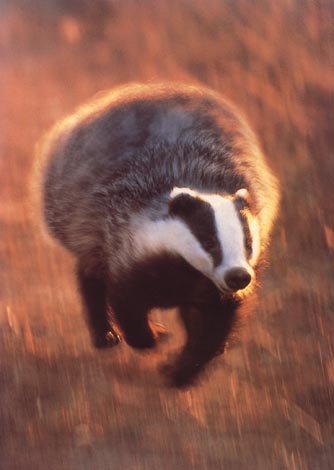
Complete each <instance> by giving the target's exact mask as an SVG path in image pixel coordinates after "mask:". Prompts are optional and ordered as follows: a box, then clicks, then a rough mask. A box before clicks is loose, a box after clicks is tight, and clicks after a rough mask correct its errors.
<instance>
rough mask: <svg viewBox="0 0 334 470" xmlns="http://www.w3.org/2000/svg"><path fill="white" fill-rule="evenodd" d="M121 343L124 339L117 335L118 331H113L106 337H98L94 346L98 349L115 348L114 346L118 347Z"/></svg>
mask: <svg viewBox="0 0 334 470" xmlns="http://www.w3.org/2000/svg"><path fill="white" fill-rule="evenodd" d="M121 341H122V338H121V336H120V335H119V334H118V333H117V331H115V330H114V329H111V330H109V331H108V333H106V334H105V335H104V336H96V337H95V338H94V346H95V347H96V348H97V349H106V348H113V347H114V346H117V345H118V344H119V343H120V342H121Z"/></svg>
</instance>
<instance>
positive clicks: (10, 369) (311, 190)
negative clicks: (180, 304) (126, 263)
mask: <svg viewBox="0 0 334 470" xmlns="http://www.w3.org/2000/svg"><path fill="white" fill-rule="evenodd" d="M0 8H1V15H0V40H1V59H0V60H1V90H2V92H1V93H2V97H1V110H0V119H1V126H2V132H3V137H2V139H1V143H0V149H1V153H2V158H1V160H0V174H1V188H0V191H1V206H0V221H1V225H2V228H3V230H2V240H1V246H2V250H1V251H2V255H1V256H2V268H1V273H0V277H1V279H0V282H1V290H2V298H3V301H2V304H1V305H2V307H1V317H0V321H1V330H0V351H1V367H2V371H1V411H0V421H1V433H2V447H1V453H2V456H1V458H0V461H1V462H2V463H1V465H0V466H1V468H4V469H6V470H9V469H13V470H14V469H15V470H16V469H30V468H34V469H35V470H37V469H43V470H44V469H45V468H49V469H50V470H51V469H52V470H55V469H93V468H94V469H95V468H96V469H102V470H103V469H113V468H124V469H127V470H132V469H138V470H142V469H150V470H151V469H152V470H153V469H156V468H161V469H166V470H169V469H174V468H177V469H188V468H194V469H210V470H211V469H212V470H216V469H220V468H222V469H225V468H236V469H241V468H242V469H247V470H251V469H256V470H258V469H269V468H273V469H321V470H325V469H328V470H329V469H331V468H333V467H334V451H333V445H332V444H333V431H334V422H333V409H334V403H333V402H334V389H333V387H334V353H333V346H334V344H333V337H334V327H333V313H334V295H333V294H334V288H333V274H334V268H333V266H334V262H333V261H334V241H333V240H334V236H333V231H334V202H333V201H334V196H333V181H334V152H333V148H334V137H333V136H334V133H333V131H332V128H333V123H334V100H333V91H334V87H333V83H334V47H333V46H334V44H333V40H334V4H333V3H332V2H329V1H326V0H317V1H316V0H301V1H297V0H280V1H274V0H256V1H255V0H225V1H221V0H209V1H201V0H192V1H187V0H181V1H179V0H169V1H168V0H158V1H156V0H145V1H135V0H125V1H122V2H118V1H116V0H115V1H114V0H110V1H108V0H96V1H94V2H90V1H88V0H81V1H79V0H71V1H65V0H61V1H59V0H58V1H57V0H45V1H42V0H26V1H23V0H12V1H11V2H3V4H2V5H1V7H0ZM155 80H182V81H185V82H195V83H204V84H206V85H208V86H210V87H212V88H214V89H216V90H218V91H220V92H222V93H223V94H225V95H226V96H227V97H229V98H231V99H232V100H233V101H235V102H236V103H237V104H238V105H239V106H240V107H241V108H242V109H243V111H244V112H245V114H246V115H247V116H248V119H249V121H250V123H251V124H252V126H253V127H254V129H255V131H256V132H257V134H258V135H259V138H260V141H261V143H262V146H263V148H264V150H265V152H266V153H267V155H268V157H269V160H270V162H271V164H272V167H273V168H274V169H275V171H276V172H277V174H278V176H279V177H280V180H281V184H282V192H283V201H282V212H281V216H280V219H279V221H278V224H277V227H276V229H275V236H274V240H273V245H272V250H271V256H270V268H269V269H268V270H267V272H266V276H265V281H264V282H263V286H262V289H261V291H260V293H259V300H258V305H257V308H256V313H255V314H254V315H253V317H251V318H250V319H247V321H246V322H245V325H244V326H243V330H242V332H241V333H240V337H239V338H238V340H237V341H236V342H235V344H234V345H232V346H231V348H230V350H229V351H228V354H227V355H226V357H225V358H224V359H222V358H220V359H218V360H217V361H216V362H215V364H214V365H213V366H212V368H211V370H210V372H209V374H208V376H207V377H205V378H204V379H203V381H202V382H201V383H200V385H199V386H198V388H196V389H191V390H189V391H187V392H177V391H173V390H169V389H166V388H164V386H163V384H162V382H161V378H160V376H159V375H158V372H157V364H159V363H160V362H161V361H162V360H163V359H165V358H166V354H168V352H169V351H171V350H173V349H174V348H176V347H177V346H178V345H179V344H180V341H181V340H182V337H181V336H182V335H181V331H180V329H179V327H178V326H177V324H176V319H175V315H174V314H172V313H171V314H170V315H167V316H164V317H163V318H161V320H162V322H163V323H166V324H167V325H168V328H169V329H170V330H172V331H175V335H174V336H172V337H171V339H170V341H169V343H168V344H166V345H164V346H162V347H161V348H160V349H159V350H158V351H157V352H156V353H154V354H153V355H152V356H141V355H139V354H136V353H134V352H132V351H130V349H129V348H127V347H126V346H125V345H124V344H123V345H122V346H121V347H119V348H118V349H115V350H113V351H107V352H103V353H101V352H95V351H93V350H92V348H91V346H90V343H89V338H88V334H87V331H86V328H85V325H84V320H83V318H82V315H81V306H80V304H79V300H78V296H77V293H76V290H75V283H74V280H73V279H72V277H71V276H70V274H69V273H70V272H71V270H70V269H69V268H70V266H71V263H72V260H71V259H70V258H69V256H68V255H67V254H66V253H64V252H63V251H62V250H61V249H60V248H59V247H56V246H53V245H50V244H48V242H47V241H46V240H45V239H43V237H42V236H41V234H40V233H39V230H38V223H37V222H36V217H35V215H34V212H33V211H32V210H31V207H30V205H29V204H28V203H27V200H28V193H29V191H28V186H29V185H28V179H29V175H30V173H31V168H32V165H33V158H34V148H35V145H36V143H37V142H38V141H39V140H40V138H41V137H42V135H43V133H44V132H45V131H46V130H47V129H48V128H49V127H50V125H51V124H53V123H54V122H55V121H56V120H57V119H58V118H60V117H63V116H64V115H65V114H67V113H69V112H71V111H73V109H74V108H75V107H76V106H77V105H79V104H80V103H82V102H83V101H85V100H86V99H88V98H90V97H91V96H92V95H94V94H95V93H98V92H99V91H101V90H104V89H107V88H110V87H112V86H114V85H117V84H121V83H124V82H129V81H155ZM159 315H160V314H159V313H157V316H158V317H159Z"/></svg>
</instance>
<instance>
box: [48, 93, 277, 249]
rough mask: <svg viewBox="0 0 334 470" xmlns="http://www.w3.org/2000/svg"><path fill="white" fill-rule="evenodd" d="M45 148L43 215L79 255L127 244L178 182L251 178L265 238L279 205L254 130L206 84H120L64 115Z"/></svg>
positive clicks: (229, 185) (222, 188)
mask: <svg viewBox="0 0 334 470" xmlns="http://www.w3.org/2000/svg"><path fill="white" fill-rule="evenodd" d="M44 155H45V156H44V158H46V166H45V172H44V184H43V187H44V214H45V219H46V221H47V224H48V226H49V228H50V230H51V232H52V233H53V234H54V235H55V236H56V238H58V239H59V240H60V241H61V242H62V243H63V244H64V245H65V246H66V247H67V248H68V249H70V250H71V251H73V252H74V253H75V254H76V255H78V256H86V257H89V256H93V255H92V253H94V256H95V257H103V256H105V253H104V251H105V250H106V249H107V250H110V249H112V250H114V253H117V250H118V252H121V251H122V247H123V245H124V240H125V239H126V237H127V236H128V235H129V224H130V223H131V219H132V216H133V215H136V214H138V213H139V212H141V211H143V212H144V213H146V214H148V217H151V218H154V217H157V218H159V217H163V216H164V212H165V211H166V206H165V203H164V202H165V201H164V198H165V195H166V194H168V193H169V192H170V191H171V190H172V189H173V187H175V186H179V187H189V188H193V189H194V190H198V191H208V192H211V193H216V194H221V195H226V194H233V193H234V192H235V191H237V190H238V189H240V188H247V189H248V190H249V192H250V194H251V199H252V204H253V206H254V210H255V211H256V213H257V217H258V219H259V226H260V232H261V242H262V244H263V245H265V244H266V241H267V239H268V236H269V233H270V230H271V226H272V221H273V220H274V217H275V214H276V209H277V203H278V192H277V182H276V179H275V177H274V176H273V175H272V173H271V171H270V170H269V168H268V166H267V164H266V163H265V160H264V157H263V155H262V153H261V151H260V150H259V147H258V144H257V141H256V138H255V136H254V134H253V133H252V131H251V130H250V129H249V127H248V125H247V124H246V122H245V121H244V120H243V118H241V117H240V114H239V113H238V112H237V111H236V110H235V108H234V107H233V106H232V105H231V104H229V103H227V102H226V101H225V100H223V99H222V98H221V97H220V96H219V95H217V94H216V93H214V92H212V91H209V90H207V89H205V88H200V87H192V86H184V85H175V84H168V85H132V86H126V87H122V88H119V89H116V90H115V91H112V92H111V93H109V94H106V95H105V96H103V97H100V98H98V99H97V100H95V101H93V102H92V103H89V104H88V105H86V106H85V107H83V108H81V109H79V110H78V112H77V113H76V114H75V115H73V116H71V117H69V118H67V119H65V120H64V121H63V122H62V123H60V124H59V125H57V126H56V127H55V129H54V130H53V131H52V132H51V133H50V135H49V137H48V138H47V141H46V146H45V151H44ZM131 235H132V236H133V234H131ZM94 256H93V257H94ZM115 258H117V255H115Z"/></svg>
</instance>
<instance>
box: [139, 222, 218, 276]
mask: <svg viewBox="0 0 334 470" xmlns="http://www.w3.org/2000/svg"><path fill="white" fill-rule="evenodd" d="M135 234H136V235H135V251H136V253H135V255H137V256H138V257H144V256H147V255H149V254H154V253H156V254H159V253H162V252H163V251H167V252H169V253H176V254H179V255H181V256H182V257H183V258H184V259H185V260H186V261H188V263H189V264H190V265H192V266H193V267H194V268H196V269H197V270H198V271H200V272H202V273H203V274H205V275H206V276H208V277H210V274H211V273H212V272H213V262H212V259H211V256H210V255H209V254H208V253H207V252H206V251H205V250H204V249H203V248H202V246H201V244H200V243H199V241H198V240H197V239H196V238H195V237H194V235H193V234H192V233H191V232H190V230H189V228H188V227H187V226H186V225H185V224H184V223H183V222H182V221H180V220H177V219H166V220H158V221H144V222H142V223H140V222H139V223H138V228H137V229H136V230H135Z"/></svg>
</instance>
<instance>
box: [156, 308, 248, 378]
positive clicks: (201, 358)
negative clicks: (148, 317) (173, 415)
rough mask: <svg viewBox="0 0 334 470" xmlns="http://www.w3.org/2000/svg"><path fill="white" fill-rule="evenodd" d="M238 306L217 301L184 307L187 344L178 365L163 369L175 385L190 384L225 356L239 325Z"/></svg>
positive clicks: (177, 362)
mask: <svg viewBox="0 0 334 470" xmlns="http://www.w3.org/2000/svg"><path fill="white" fill-rule="evenodd" d="M238 305H239V303H238V302H237V301H236V300H234V299H227V300H225V301H224V302H223V303H221V302H220V300H219V299H218V300H217V299H216V301H213V302H210V303H206V304H198V305H194V306H183V307H181V309H180V314H181V319H182V321H183V323H184V326H185V330H186V335H187V338H186V343H185V346H184V348H183V350H182V352H181V353H180V355H179V357H178V358H177V360H176V361H175V363H174V364H171V365H167V366H165V368H164V371H165V373H166V375H167V377H168V378H169V380H170V382H171V384H172V385H174V386H176V387H183V386H186V385H189V384H191V383H192V382H194V380H195V379H196V378H197V376H198V374H199V373H200V372H201V370H202V369H203V368H204V366H205V365H206V364H207V363H208V362H209V361H210V360H211V359H213V358H214V357H215V356H216V355H217V354H220V353H223V352H224V348H225V345H226V341H227V338H228V336H229V334H230V333H231V329H232V328H233V325H234V324H235V321H236V317H237V308H238Z"/></svg>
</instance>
